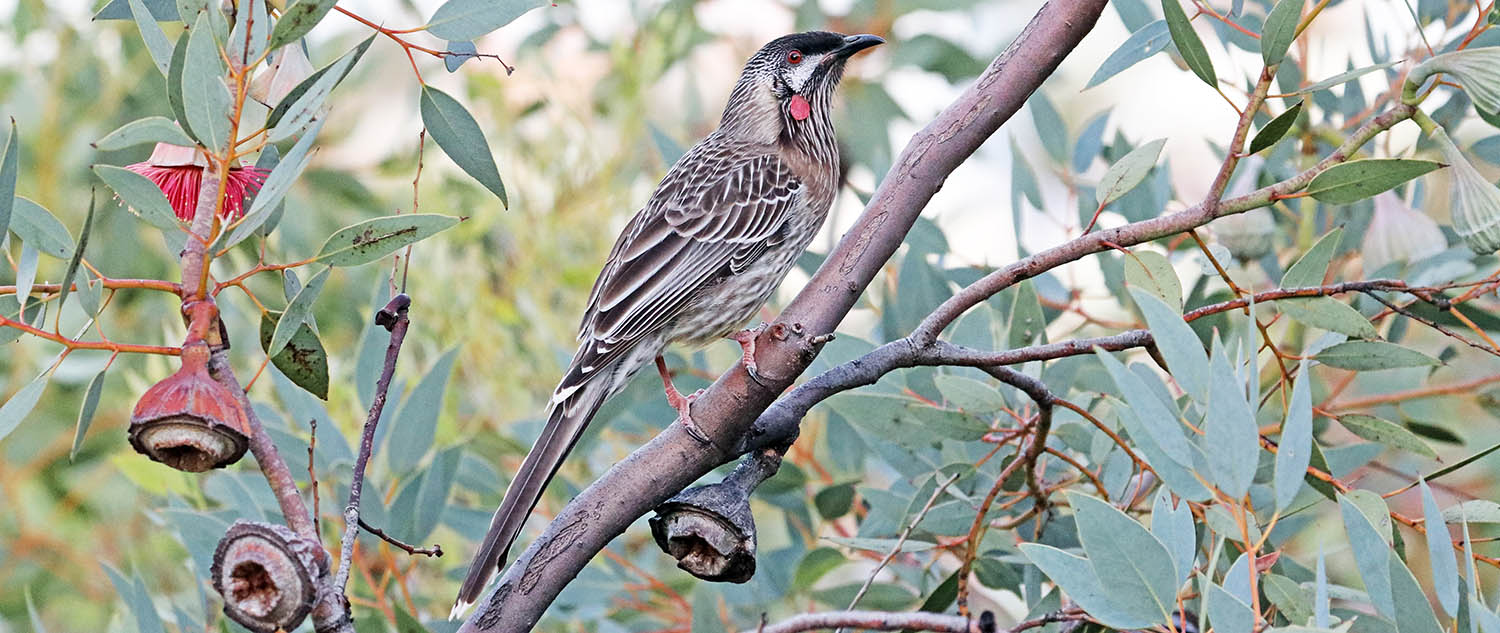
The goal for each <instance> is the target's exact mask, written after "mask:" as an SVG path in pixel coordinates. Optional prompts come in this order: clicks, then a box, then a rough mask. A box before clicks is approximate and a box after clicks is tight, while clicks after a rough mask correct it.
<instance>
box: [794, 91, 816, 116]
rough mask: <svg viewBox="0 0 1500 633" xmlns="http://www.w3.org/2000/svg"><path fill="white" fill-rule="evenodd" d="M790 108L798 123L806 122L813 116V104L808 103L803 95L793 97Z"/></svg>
mask: <svg viewBox="0 0 1500 633" xmlns="http://www.w3.org/2000/svg"><path fill="white" fill-rule="evenodd" d="M790 108H791V110H792V118H794V119H796V120H798V121H802V120H805V119H806V118H807V117H810V116H812V104H810V103H808V102H807V99H806V98H804V97H803V96H802V95H795V94H794V95H792V103H791V104H790Z"/></svg>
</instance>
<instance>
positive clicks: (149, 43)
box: [129, 0, 172, 77]
mask: <svg viewBox="0 0 1500 633" xmlns="http://www.w3.org/2000/svg"><path fill="white" fill-rule="evenodd" d="M129 4H130V15H131V17H132V18H133V19H135V26H136V28H137V29H140V32H141V39H142V40H143V41H145V43H146V52H148V53H150V54H151V61H152V62H155V63H156V69H157V70H159V71H161V74H162V76H163V77H165V76H167V69H168V68H169V67H170V66H171V64H172V43H171V42H168V41H167V34H166V33H163V32H162V30H161V26H160V25H158V24H157V23H156V17H155V16H154V15H152V14H151V10H150V9H148V8H146V3H144V2H142V1H141V0H129Z"/></svg>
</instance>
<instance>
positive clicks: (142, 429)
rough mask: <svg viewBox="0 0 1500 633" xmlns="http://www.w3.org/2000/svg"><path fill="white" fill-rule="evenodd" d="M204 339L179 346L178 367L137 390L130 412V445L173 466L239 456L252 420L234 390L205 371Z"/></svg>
mask: <svg viewBox="0 0 1500 633" xmlns="http://www.w3.org/2000/svg"><path fill="white" fill-rule="evenodd" d="M208 357H209V349H208V344H207V343H205V342H203V341H201V340H198V341H193V342H190V343H188V344H186V345H184V346H183V348H182V368H181V369H179V370H177V373H175V374H172V375H171V376H169V377H167V379H165V380H162V381H161V382H158V383H156V384H154V385H152V386H151V388H150V389H147V390H146V393H145V394H142V395H141V399H140V401H139V402H137V403H136V405H135V412H134V413H133V414H132V415H131V416H130V445H131V446H132V447H134V448H135V450H136V452H139V453H141V454H143V455H145V456H147V457H150V458H151V459H152V460H155V461H158V462H161V463H163V464H166V465H168V466H171V467H172V468H176V469H177V470H182V471H186V472H190V473H201V472H204V471H206V470H209V469H212V468H223V467H225V466H228V465H230V464H233V463H235V462H237V461H239V459H240V457H242V456H244V454H245V450H246V449H247V448H249V446H250V439H249V432H250V424H249V422H248V421H247V420H246V418H245V412H244V411H243V410H241V409H240V404H239V400H238V399H237V398H235V395H234V393H232V392H230V391H229V389H227V388H225V387H224V385H221V384H219V383H218V381H215V380H214V379H213V377H211V376H209V375H208Z"/></svg>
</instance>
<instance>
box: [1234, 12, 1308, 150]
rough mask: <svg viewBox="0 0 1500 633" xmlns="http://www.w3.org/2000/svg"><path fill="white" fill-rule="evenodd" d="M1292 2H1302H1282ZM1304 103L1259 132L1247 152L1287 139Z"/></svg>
mask: <svg viewBox="0 0 1500 633" xmlns="http://www.w3.org/2000/svg"><path fill="white" fill-rule="evenodd" d="M1292 2H1296V3H1298V4H1301V0H1281V4H1288V3H1292ZM1278 6H1280V5H1278ZM1303 103H1305V102H1304V101H1298V102H1297V103H1295V104H1293V105H1292V107H1290V108H1287V109H1286V111H1284V112H1282V113H1281V114H1278V115H1276V118H1274V119H1271V120H1270V121H1268V122H1267V123H1266V125H1265V127H1262V128H1261V129H1260V131H1259V132H1256V133H1255V138H1252V139H1250V149H1249V150H1247V151H1248V153H1250V154H1255V153H1257V152H1260V151H1261V150H1263V149H1266V148H1268V147H1271V146H1272V145H1275V144H1276V142H1277V141H1280V140H1281V139H1282V137H1285V136H1286V133H1287V132H1290V131H1291V129H1292V125H1293V124H1295V123H1296V122H1297V117H1298V116H1301V114H1302V104H1303Z"/></svg>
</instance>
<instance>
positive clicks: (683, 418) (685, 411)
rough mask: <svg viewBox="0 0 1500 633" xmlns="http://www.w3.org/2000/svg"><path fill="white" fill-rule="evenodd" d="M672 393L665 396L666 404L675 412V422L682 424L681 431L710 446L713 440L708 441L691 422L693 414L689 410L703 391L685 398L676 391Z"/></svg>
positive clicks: (705, 435) (700, 390)
mask: <svg viewBox="0 0 1500 633" xmlns="http://www.w3.org/2000/svg"><path fill="white" fill-rule="evenodd" d="M672 391H673V392H674V393H669V394H667V402H668V403H669V404H671V405H672V408H673V409H676V410H677V422H678V423H679V424H682V430H684V431H687V434H688V435H691V436H692V437H693V439H695V440H698V441H699V442H701V443H703V444H705V445H709V446H712V445H713V440H710V439H708V434H707V433H704V432H703V429H702V428H699V426H698V424H697V423H696V422H693V413H692V410H691V409H692V406H693V401H694V400H697V399H698V396H700V395H703V390H702V389H699V390H697V391H694V392H693V393H690V394H688V395H685V396H684V395H682V394H681V393H679V392H677V390H676V389H673V390H672ZM674 396H675V397H674Z"/></svg>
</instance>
